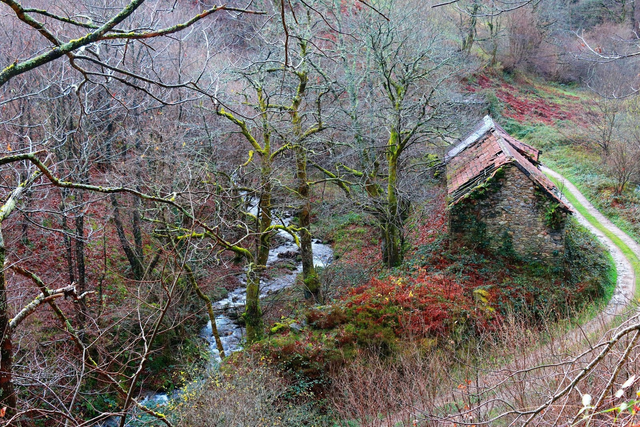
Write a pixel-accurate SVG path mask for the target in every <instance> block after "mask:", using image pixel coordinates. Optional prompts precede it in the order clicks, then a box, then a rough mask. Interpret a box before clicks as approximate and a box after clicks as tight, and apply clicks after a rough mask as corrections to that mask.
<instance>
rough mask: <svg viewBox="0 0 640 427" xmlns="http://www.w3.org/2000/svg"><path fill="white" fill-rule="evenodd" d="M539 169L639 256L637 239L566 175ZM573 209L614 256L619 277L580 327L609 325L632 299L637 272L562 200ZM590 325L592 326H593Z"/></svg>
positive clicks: (609, 241) (620, 252) (624, 257)
mask: <svg viewBox="0 0 640 427" xmlns="http://www.w3.org/2000/svg"><path fill="white" fill-rule="evenodd" d="M542 171H543V172H544V173H545V174H547V175H550V176H552V177H553V178H555V179H557V180H558V182H560V183H561V185H562V186H563V187H564V191H567V192H569V193H571V194H572V195H573V196H574V197H575V198H576V199H577V200H578V202H580V204H582V206H584V208H585V209H586V210H587V212H589V214H590V215H592V216H593V217H594V218H595V219H596V220H597V221H598V222H599V223H600V224H601V225H602V226H603V227H604V228H606V229H607V230H608V231H610V232H611V233H613V234H614V235H615V236H616V237H617V238H619V239H620V240H622V241H623V242H624V243H625V244H626V245H627V246H628V247H629V249H631V250H632V251H633V253H635V254H636V256H637V257H638V258H640V245H638V243H636V241H635V240H633V239H632V238H631V237H629V236H628V235H627V234H626V233H625V232H624V231H622V230H620V229H619V228H618V227H617V226H616V225H615V224H613V223H612V222H611V221H609V220H608V219H607V218H606V217H605V216H604V215H602V214H601V213H600V211H599V210H598V209H596V208H595V206H593V205H592V204H591V202H589V201H588V200H587V199H586V197H584V196H583V195H582V193H581V192H580V191H579V190H578V189H577V188H576V187H575V186H574V185H573V184H572V183H570V182H569V181H568V180H567V179H566V178H565V177H563V176H562V175H560V174H559V173H557V172H555V171H553V170H551V169H549V168H547V167H544V166H543V167H542ZM564 201H565V203H567V204H568V205H569V206H571V207H572V208H573V210H574V213H573V215H574V216H575V218H576V219H577V220H578V222H579V223H580V224H582V225H583V226H585V227H586V228H587V229H588V230H589V231H590V232H591V233H593V234H594V235H595V236H596V238H597V239H598V240H599V241H600V242H601V243H602V244H603V245H605V246H606V247H607V250H608V251H609V253H611V256H612V257H613V260H614V262H615V264H616V270H617V272H618V280H617V283H616V288H615V291H614V294H613V296H612V297H611V300H610V301H609V303H608V304H607V306H606V307H605V309H604V310H603V311H602V312H601V313H600V314H599V315H598V316H596V317H595V318H593V319H591V320H590V321H589V322H587V323H585V324H584V325H583V329H592V328H593V326H595V327H596V328H597V327H599V326H601V325H603V324H605V325H608V324H609V323H610V322H611V320H612V319H613V317H614V316H615V315H616V314H619V313H620V312H621V311H622V310H623V309H624V308H625V307H626V306H627V305H628V304H629V303H630V302H631V301H632V300H633V299H634V294H635V285H636V276H635V273H634V270H633V267H632V265H631V261H630V260H629V259H627V257H626V256H625V255H624V253H623V252H622V250H621V249H620V248H619V247H618V246H617V245H616V244H615V243H613V242H612V241H611V239H610V238H609V237H608V236H606V235H605V234H604V233H603V232H601V231H600V230H598V229H597V228H596V227H595V226H594V225H593V224H591V223H590V222H589V221H588V220H587V219H586V218H585V217H584V216H582V214H580V213H579V212H578V211H577V210H576V209H575V207H574V206H573V205H571V203H570V202H569V201H568V200H566V199H565V200H564ZM592 325H593V326H592Z"/></svg>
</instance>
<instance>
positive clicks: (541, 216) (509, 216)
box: [450, 165, 566, 261]
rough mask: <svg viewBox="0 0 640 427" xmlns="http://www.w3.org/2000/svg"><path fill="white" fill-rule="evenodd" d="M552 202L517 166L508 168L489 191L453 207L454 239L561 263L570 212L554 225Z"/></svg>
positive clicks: (482, 191) (477, 194) (530, 257)
mask: <svg viewBox="0 0 640 427" xmlns="http://www.w3.org/2000/svg"><path fill="white" fill-rule="evenodd" d="M552 203H553V200H552V199H549V198H548V196H547V195H546V194H545V193H543V192H542V191H541V190H539V189H538V187H537V186H536V184H534V183H533V181H531V180H530V179H529V178H528V177H527V176H526V175H525V174H524V173H523V172H522V171H521V170H520V169H518V167H517V166H515V165H507V166H504V167H503V168H502V170H501V171H500V172H499V174H498V177H497V178H494V179H493V180H492V181H491V182H489V183H488V184H487V185H486V187H484V188H480V189H477V190H475V191H474V192H473V193H471V194H470V196H469V197H467V198H466V199H464V200H461V201H460V202H458V204H457V205H456V206H454V207H453V208H452V211H451V218H450V220H451V223H450V225H451V232H452V239H453V241H454V243H459V244H470V245H473V246H478V245H481V246H486V247H488V248H490V249H492V250H494V251H497V252H503V253H507V254H508V253H510V252H515V254H517V255H519V256H521V257H523V258H526V259H535V260H541V261H542V260H545V261H549V260H553V259H555V260H558V261H561V260H562V258H563V255H564V235H565V233H564V226H565V222H566V214H565V213H564V212H559V213H558V215H559V217H558V218H559V220H558V221H556V223H555V224H556V225H555V226H554V228H552V227H551V226H549V223H550V221H549V220H548V218H546V216H547V212H548V209H549V207H550V206H551V204H552Z"/></svg>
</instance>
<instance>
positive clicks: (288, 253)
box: [278, 251, 298, 259]
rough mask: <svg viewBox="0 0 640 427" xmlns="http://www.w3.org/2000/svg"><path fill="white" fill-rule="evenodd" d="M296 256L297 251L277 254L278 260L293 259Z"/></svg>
mask: <svg viewBox="0 0 640 427" xmlns="http://www.w3.org/2000/svg"><path fill="white" fill-rule="evenodd" d="M297 256H298V251H286V252H280V253H279V254H278V258H280V259H283V258H285V259H290V258H295V257H297Z"/></svg>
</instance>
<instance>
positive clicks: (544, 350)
mask: <svg viewBox="0 0 640 427" xmlns="http://www.w3.org/2000/svg"><path fill="white" fill-rule="evenodd" d="M543 171H544V172H545V173H546V174H547V175H548V176H549V177H551V178H552V179H553V180H554V181H555V182H556V185H558V187H559V188H561V189H562V191H563V194H564V195H565V197H566V200H567V202H568V203H569V204H570V205H571V207H572V208H573V210H574V212H575V213H574V215H575V216H576V218H577V219H578V221H579V222H580V223H581V224H582V225H583V226H585V227H586V228H587V229H589V230H590V231H591V232H592V233H593V234H594V235H595V236H596V237H597V239H598V240H599V241H600V242H601V243H602V244H604V245H605V246H606V247H607V248H608V250H609V252H610V253H611V256H612V257H613V260H614V261H615V264H616V269H617V283H616V288H615V292H614V295H613V296H612V298H611V300H610V301H609V303H608V304H607V306H606V307H605V308H604V309H603V310H602V311H601V312H599V313H598V315H596V316H594V317H592V318H591V319H590V320H589V321H587V322H586V323H584V324H582V325H579V326H577V327H575V328H573V329H572V330H571V331H569V332H567V333H566V334H564V336H562V337H561V339H555V340H551V341H550V342H549V343H545V344H544V345H541V346H539V347H537V348H535V349H532V350H531V351H529V352H528V353H527V354H526V355H525V356H524V357H521V358H518V359H517V360H512V361H510V362H508V363H506V364H504V365H502V366H498V367H494V368H493V369H491V370H490V371H486V372H484V373H482V374H481V375H479V377H478V380H477V385H476V387H477V390H478V393H479V395H482V396H483V397H484V399H485V404H486V403H487V402H498V401H501V402H503V403H507V406H509V407H510V408H511V409H509V410H507V411H506V412H509V413H510V414H511V415H510V416H511V417H515V420H513V419H512V421H514V422H517V423H522V422H524V423H525V424H528V423H529V422H531V421H532V419H533V418H534V417H535V416H537V412H536V410H533V411H532V410H531V406H530V407H529V408H528V409H524V410H522V411H520V410H518V409H516V408H517V407H518V406H519V405H518V402H513V404H514V405H513V406H512V405H511V403H508V402H510V401H511V400H512V398H514V396H512V395H511V392H512V388H510V387H509V383H510V382H516V381H520V382H521V385H525V384H527V388H528V389H529V391H530V392H535V386H534V385H533V383H530V382H529V381H530V380H528V379H526V380H524V379H522V378H519V374H522V373H523V372H525V371H527V372H532V371H534V370H535V369H536V368H535V367H536V366H540V365H542V364H544V363H547V360H548V359H547V356H549V355H553V354H557V353H558V351H557V347H558V346H559V345H562V346H563V347H564V348H565V351H566V353H567V354H579V353H581V352H582V351H583V350H585V349H587V348H591V349H594V348H597V347H598V346H599V344H598V342H601V341H602V340H603V339H604V338H603V337H605V336H606V335H607V331H609V330H611V328H612V327H614V326H615V318H616V316H617V315H619V314H621V313H623V312H624V311H625V310H627V309H629V306H630V303H632V302H633V301H634V296H635V293H636V289H637V287H638V286H637V278H640V274H639V268H640V263H639V262H638V259H639V258H640V245H638V244H637V243H636V242H635V241H634V240H633V239H631V238H630V237H629V236H628V235H627V234H625V233H624V232H623V231H621V230H620V229H619V228H618V227H617V226H615V225H614V224H613V223H611V221H609V220H608V219H607V218H605V217H604V216H603V215H602V214H601V213H600V212H599V211H598V210H597V209H596V208H595V207H594V206H593V205H592V204H591V203H590V202H589V201H588V200H587V199H586V198H585V197H584V196H583V195H582V193H581V192H580V191H579V190H578V189H577V188H576V187H575V186H574V185H573V184H571V183H570V182H569V181H568V180H567V179H565V178H564V177H563V176H562V175H560V174H558V173H557V172H555V171H552V170H550V169H548V168H543ZM560 343H562V344H560ZM567 349H571V350H567ZM585 354H588V352H587V353H585ZM571 359H573V362H569V363H582V362H579V359H578V358H575V359H574V358H573V357H569V360H571ZM564 363H565V362H563V361H560V362H559V364H558V365H562V364H564ZM581 369H582V368H579V369H578V370H576V371H575V373H574V374H571V376H573V375H578V373H579V372H580V370H581ZM525 375H526V374H525ZM551 375H552V376H553V374H551ZM550 393H553V392H550ZM556 393H559V392H558V390H556ZM465 395H466V396H467V397H468V395H469V390H467V389H466V387H463V388H459V389H458V390H453V391H450V392H448V393H446V394H445V395H442V397H441V398H438V399H437V400H438V402H437V404H436V405H434V406H436V407H437V408H440V410H444V412H440V410H437V411H435V413H430V414H425V413H424V412H423V413H422V415H421V416H417V417H416V419H417V420H420V419H422V418H423V417H424V418H428V419H430V420H433V419H434V418H435V419H439V420H441V421H444V420H447V421H451V422H457V421H464V420H468V419H471V417H472V414H477V413H478V408H472V407H469V406H465V410H462V411H457V412H458V413H457V414H456V415H446V413H447V412H448V411H446V409H444V408H451V407H459V406H460V405H457V402H461V401H464V400H465V399H464V398H465ZM555 397H556V395H550V396H548V397H547V398H545V399H543V401H544V402H546V403H541V406H540V407H538V409H540V408H542V407H544V406H545V405H546V404H550V403H551V401H552V400H555ZM479 405H480V406H482V404H479ZM535 406H536V405H535V404H534V405H533V407H535ZM438 412H440V413H438ZM460 412H462V414H461V413H460ZM479 412H482V411H481V410H480V411H479ZM497 412H498V414H499V413H500V411H497ZM502 415H504V412H503V414H502ZM502 415H497V416H495V418H492V417H489V418H490V420H489V422H490V423H491V422H497V419H498V418H500V417H501V416H502ZM574 415H575V414H574Z"/></svg>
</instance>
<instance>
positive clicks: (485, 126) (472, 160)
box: [445, 116, 570, 211]
mask: <svg viewBox="0 0 640 427" xmlns="http://www.w3.org/2000/svg"><path fill="white" fill-rule="evenodd" d="M539 157H540V150H538V149H536V148H534V147H532V146H530V145H528V144H525V143H524V142H522V141H518V140H517V139H515V138H513V137H512V136H511V135H509V134H508V133H507V132H506V131H505V130H504V129H502V128H501V127H500V126H499V125H497V124H496V123H495V122H494V121H493V119H491V117H489V116H485V117H484V118H483V119H482V121H481V122H480V123H479V124H478V125H477V126H476V128H475V129H474V130H473V132H471V134H470V135H469V136H468V137H467V138H465V139H463V140H462V141H461V142H460V143H459V144H457V145H456V146H455V147H454V148H452V149H451V150H449V152H448V153H447V155H446V157H445V162H446V165H447V193H448V196H449V205H450V206H452V205H454V204H456V203H457V202H458V201H460V200H462V199H463V198H465V197H466V196H467V195H469V194H471V193H472V192H473V191H474V190H475V189H476V188H477V187H478V186H479V185H481V184H483V183H485V182H486V181H488V180H489V179H491V178H492V177H493V176H494V175H495V174H496V172H497V171H498V170H499V169H500V168H501V167H503V166H505V165H507V164H513V165H515V166H516V167H518V168H519V169H520V170H521V171H522V172H523V173H524V174H525V175H526V176H527V177H528V178H529V179H531V181H533V182H534V183H535V184H537V185H538V187H540V188H541V189H542V190H543V191H544V192H545V193H547V194H548V195H549V197H551V198H553V199H555V201H557V202H558V203H559V204H560V206H561V207H562V208H564V209H566V210H567V211H570V209H569V207H568V206H567V205H566V204H565V203H564V202H563V201H562V200H561V199H560V197H559V193H558V190H557V188H556V186H555V185H553V183H552V182H551V181H550V180H549V179H548V178H547V177H546V176H545V175H544V174H543V173H542V172H541V171H540V169H538V167H537V165H538V159H539Z"/></svg>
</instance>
